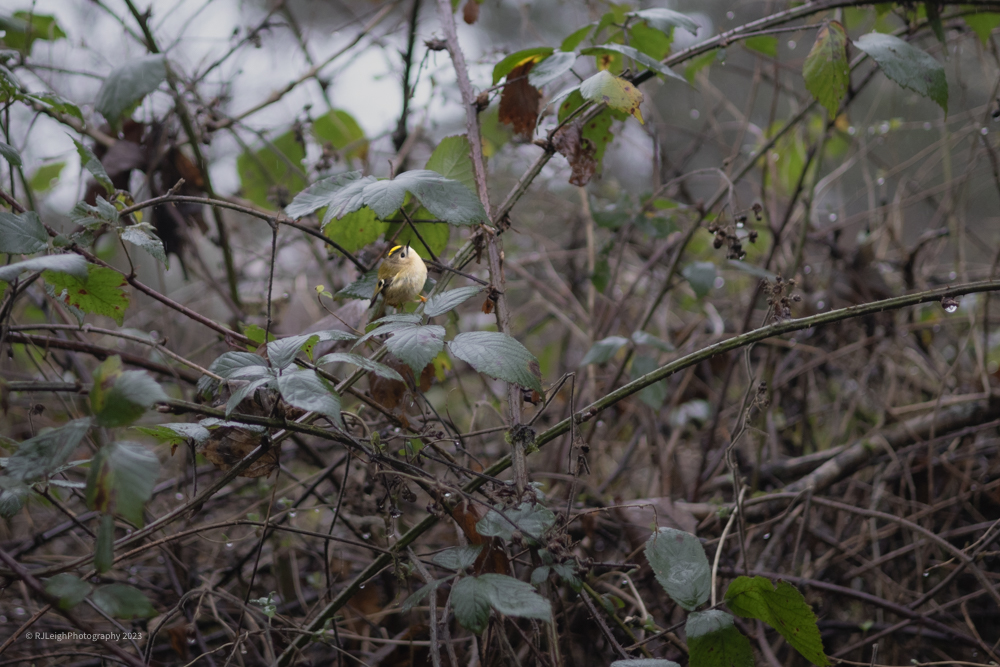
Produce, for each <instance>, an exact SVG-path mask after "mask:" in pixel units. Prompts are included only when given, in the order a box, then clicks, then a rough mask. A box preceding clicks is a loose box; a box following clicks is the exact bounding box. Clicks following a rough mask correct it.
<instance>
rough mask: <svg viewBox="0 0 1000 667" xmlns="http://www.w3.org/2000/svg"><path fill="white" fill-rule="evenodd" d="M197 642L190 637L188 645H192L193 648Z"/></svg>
mask: <svg viewBox="0 0 1000 667" xmlns="http://www.w3.org/2000/svg"><path fill="white" fill-rule="evenodd" d="M195 641H196V640H195V638H194V637H188V644H190V645H192V646H193V645H194V643H195Z"/></svg>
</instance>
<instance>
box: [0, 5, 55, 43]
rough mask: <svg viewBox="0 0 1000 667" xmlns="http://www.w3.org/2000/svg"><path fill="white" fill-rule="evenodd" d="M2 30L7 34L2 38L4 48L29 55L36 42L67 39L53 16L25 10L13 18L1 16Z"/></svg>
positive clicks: (0, 25)
mask: <svg viewBox="0 0 1000 667" xmlns="http://www.w3.org/2000/svg"><path fill="white" fill-rule="evenodd" d="M0 30H4V31H5V32H6V34H5V35H4V36H3V37H2V38H0V43H2V44H3V45H4V46H6V47H8V48H11V49H16V50H18V51H23V52H25V53H28V52H30V51H31V45H32V44H33V43H34V42H35V40H38V39H41V40H46V41H50V42H52V41H55V40H57V39H63V38H64V37H66V33H65V32H63V29H62V28H61V27H59V24H58V23H57V22H56V18H55V17H54V16H52V15H51V14H35V13H34V12H26V11H24V10H21V11H17V12H14V15H13V16H9V17H8V16H0Z"/></svg>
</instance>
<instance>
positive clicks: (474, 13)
mask: <svg viewBox="0 0 1000 667" xmlns="http://www.w3.org/2000/svg"><path fill="white" fill-rule="evenodd" d="M462 19H463V20H464V21H465V22H466V23H468V24H469V25H472V24H473V23H475V22H476V21H478V20H479V2H477V0H465V7H463V8H462Z"/></svg>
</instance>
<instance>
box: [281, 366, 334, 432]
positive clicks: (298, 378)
mask: <svg viewBox="0 0 1000 667" xmlns="http://www.w3.org/2000/svg"><path fill="white" fill-rule="evenodd" d="M278 391H279V392H280V393H281V397H282V398H283V399H285V401H286V402H287V403H288V404H289V405H292V406H294V407H296V408H299V409H301V410H308V411H311V412H318V413H319V414H321V415H323V416H324V417H327V418H329V419H330V421H332V422H333V423H334V424H337V425H338V426H341V427H343V422H342V421H341V419H340V396H338V395H337V392H335V391H334V390H333V387H331V386H330V385H329V384H328V383H327V381H326V380H324V379H323V378H321V377H320V376H318V375H316V371H313V370H298V371H292V372H291V373H283V374H282V375H279V376H278Z"/></svg>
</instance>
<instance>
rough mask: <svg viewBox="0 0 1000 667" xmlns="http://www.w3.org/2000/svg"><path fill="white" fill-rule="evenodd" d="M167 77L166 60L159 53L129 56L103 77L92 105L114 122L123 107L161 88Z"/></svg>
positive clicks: (126, 107)
mask: <svg viewBox="0 0 1000 667" xmlns="http://www.w3.org/2000/svg"><path fill="white" fill-rule="evenodd" d="M166 78H167V59H166V57H164V56H163V55H162V54H157V55H151V56H143V57H140V58H130V59H129V60H128V62H126V63H125V64H124V65H122V66H121V67H118V68H116V69H115V70H113V71H112V72H111V73H110V74H108V76H107V77H106V78H105V79H104V84H103V85H102V86H101V90H100V92H98V93H97V101H96V102H95V103H94V108H95V109H96V110H97V112H98V113H100V114H101V115H102V116H104V117H105V118H106V119H107V121H108V122H109V123H111V124H112V125H115V124H117V123H118V120H119V118H120V117H121V115H122V113H124V112H125V110H126V109H129V108H131V107H132V106H134V105H135V104H136V103H138V102H139V101H140V100H142V98H143V97H145V96H146V95H148V94H149V93H151V92H153V91H154V90H156V89H157V88H159V87H160V84H161V83H163V81H165V80H166Z"/></svg>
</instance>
